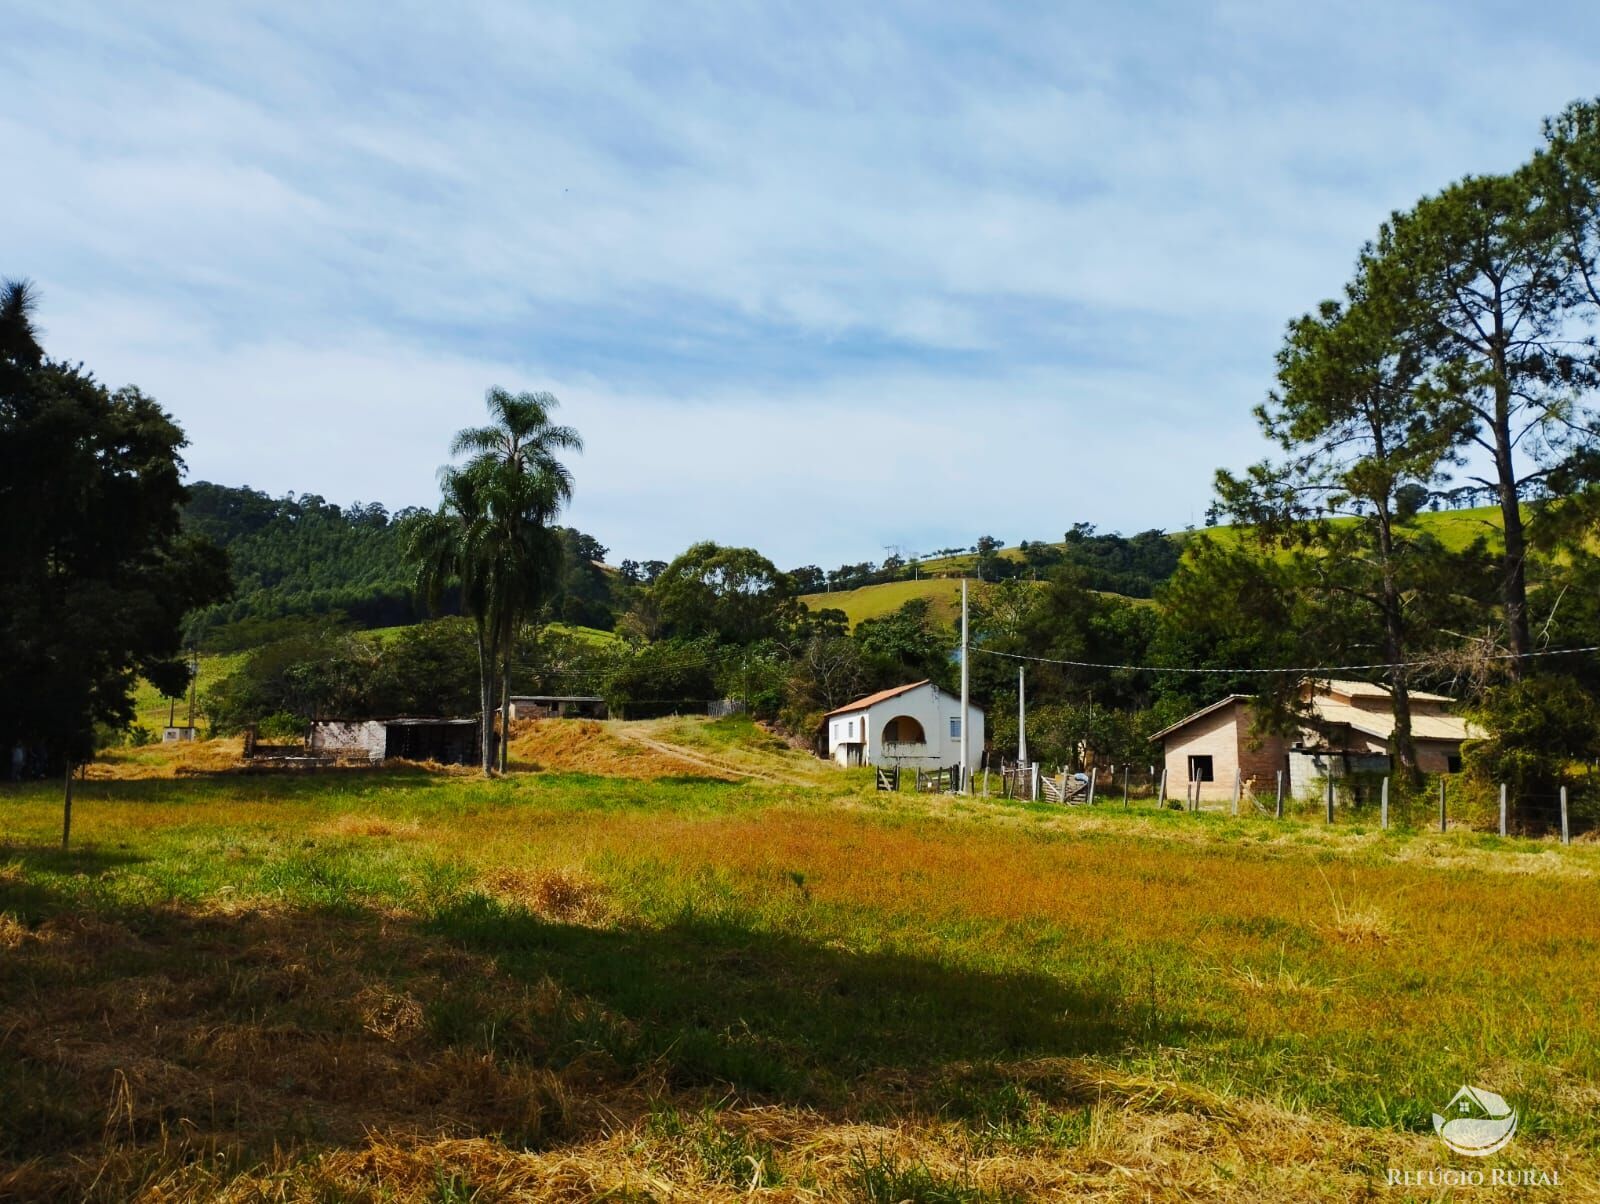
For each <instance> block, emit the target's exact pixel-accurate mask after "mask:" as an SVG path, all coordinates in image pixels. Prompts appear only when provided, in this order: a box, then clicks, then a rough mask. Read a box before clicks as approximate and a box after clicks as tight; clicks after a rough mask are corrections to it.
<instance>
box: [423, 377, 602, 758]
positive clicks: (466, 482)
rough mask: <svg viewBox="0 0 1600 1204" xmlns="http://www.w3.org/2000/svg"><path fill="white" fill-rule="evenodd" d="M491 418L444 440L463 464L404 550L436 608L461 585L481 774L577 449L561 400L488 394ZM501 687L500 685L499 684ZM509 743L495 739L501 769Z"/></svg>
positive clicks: (543, 582)
mask: <svg viewBox="0 0 1600 1204" xmlns="http://www.w3.org/2000/svg"><path fill="white" fill-rule="evenodd" d="M485 400H486V401H487V403H488V407H489V414H490V417H491V419H492V421H491V423H490V424H489V425H487V426H481V427H469V428H467V429H466V430H463V431H460V432H458V433H457V435H456V437H455V439H454V440H452V441H451V444H450V451H451V454H452V455H456V456H461V455H466V456H468V460H467V462H466V463H465V464H464V465H461V466H459V467H454V466H452V467H447V468H445V469H443V470H442V471H441V473H440V484H441V486H442V487H443V490H444V495H445V496H444V501H443V502H442V503H441V505H440V507H439V509H438V510H437V511H436V512H435V513H433V514H430V515H427V516H425V517H424V518H422V519H420V520H418V522H417V524H416V526H415V527H414V528H413V530H412V536H411V540H410V544H409V547H408V553H409V555H410V558H411V560H412V563H413V564H415V565H416V566H417V581H416V584H417V588H418V591H419V592H420V593H422V594H424V595H425V596H426V597H427V598H428V600H429V603H430V605H434V606H437V603H438V601H439V600H440V598H441V597H442V595H443V590H444V589H445V587H447V586H448V585H451V584H459V585H460V586H461V591H462V609H463V610H465V611H466V612H467V614H468V615H469V616H471V617H472V619H473V622H474V625H475V629H476V632H477V638H478V671H479V676H478V680H479V690H480V701H481V703H482V709H483V768H484V772H485V773H490V772H492V771H493V768H494V756H493V743H492V736H493V726H494V706H495V698H496V695H497V694H498V696H499V701H500V707H501V711H500V713H501V715H502V716H507V717H509V715H510V713H511V662H512V648H513V645H514V643H515V639H516V633H517V629H518V627H519V626H520V625H521V624H522V623H523V622H525V621H526V620H527V618H528V617H529V616H530V615H532V614H533V613H534V612H535V611H536V610H537V608H538V606H539V604H540V603H541V602H542V601H543V599H544V597H545V595H546V594H547V593H548V590H549V586H550V583H551V581H552V580H553V579H554V577H555V575H556V571H557V569H558V568H559V564H560V556H561V545H560V541H559V540H558V539H557V537H556V534H555V532H554V530H553V529H552V527H551V524H552V523H553V521H554V520H555V517H556V516H557V515H558V514H559V513H560V511H561V507H562V506H563V505H564V504H565V503H566V502H568V501H570V500H571V498H572V474H571V472H570V471H569V470H568V469H567V467H566V466H565V465H564V464H562V463H561V461H560V459H559V458H558V457H557V453H558V452H561V451H581V450H583V440H582V439H581V438H579V436H578V433H577V431H575V430H573V429H572V428H571V427H568V426H558V425H556V424H555V423H553V422H551V421H550V412H551V411H552V410H554V409H555V408H556V407H557V406H558V405H559V404H560V403H559V402H558V401H557V400H556V398H555V397H554V396H553V395H551V394H549V393H518V394H511V393H509V392H507V391H506V390H505V389H501V388H492V389H490V390H489V391H488V394H487V396H486V398H485ZM497 687H498V688H497ZM507 743H508V742H507V741H506V740H504V739H502V740H501V741H500V749H499V762H500V769H501V770H502V771H504V769H505V767H506V760H507V751H506V745H507Z"/></svg>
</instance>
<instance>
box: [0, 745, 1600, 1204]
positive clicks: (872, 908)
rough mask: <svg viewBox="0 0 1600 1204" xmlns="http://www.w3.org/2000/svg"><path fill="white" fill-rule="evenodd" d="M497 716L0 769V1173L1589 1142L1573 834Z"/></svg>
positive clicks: (1562, 1172) (739, 1194) (787, 1170)
mask: <svg viewBox="0 0 1600 1204" xmlns="http://www.w3.org/2000/svg"><path fill="white" fill-rule="evenodd" d="M566 730H570V731H571V732H572V733H573V734H572V736H571V737H570V738H568V739H566V740H562V739H557V738H556V737H555V736H553V735H551V733H552V732H555V733H560V732H562V731H566ZM219 743H220V742H219ZM513 748H514V749H516V750H517V751H518V753H519V755H520V757H521V758H522V763H521V769H520V771H519V772H516V773H513V774H512V775H511V776H509V777H508V778H506V779H503V780H498V781H484V780H482V779H480V778H477V777H475V776H473V775H472V774H470V773H466V772H457V771H443V770H437V769H429V768H426V767H419V766H395V767H390V768H387V769H383V770H362V771H342V772H326V773H321V774H308V775H298V776H293V775H291V776H270V775H259V776H250V775H244V774H239V773H227V772H206V771H205V770H204V768H203V767H204V766H205V765H207V764H214V765H221V764H224V763H226V761H227V756H226V749H215V750H211V751H210V752H208V751H207V749H206V747H205V746H200V747H197V748H196V749H192V750H190V749H182V750H171V749H130V750H126V751H125V752H124V753H121V754H119V755H118V758H114V759H113V760H112V761H111V762H110V763H109V764H107V765H103V766H101V767H100V771H101V773H103V774H104V775H105V776H96V777H94V778H92V779H91V780H88V781H86V782H84V783H82V784H81V785H80V787H79V789H78V791H77V797H76V804H75V814H74V835H75V840H76V845H75V848H74V849H73V851H71V852H69V853H63V852H61V851H60V849H59V823H60V812H59V799H58V797H57V793H58V786H57V785H53V784H29V785H22V786H8V787H6V788H4V790H3V791H0V964H3V965H4V967H5V973H4V974H3V975H0V1198H18V1199H30V1200H32V1199H61V1200H77V1199H92V1200H105V1201H112V1200H118V1201H120V1200H125V1199H130V1198H133V1199H136V1198H141V1197H142V1198H145V1199H149V1200H162V1201H174V1200H176V1201H200V1200H212V1199H223V1200H236V1201H244V1200H282V1199H307V1200H310V1199H316V1200H334V1199H337V1200H357V1201H379V1200H386V1201H425V1200H431V1201H465V1200H474V1201H485V1202H486V1201H498V1200H523V1199H534V1200H578V1199H591V1198H596V1197H604V1198H610V1199H619V1200H622V1199H626V1200H667V1199H694V1200H701V1199H706V1200H715V1199H728V1200H732V1199H736V1198H750V1197H754V1198H758V1199H770V1200H815V1199H847V1200H859V1201H899V1200H941V1201H947V1200H954V1201H986V1200H1030V1199H1037V1198H1050V1197H1053V1196H1065V1195H1069V1194H1070V1195H1087V1196H1092V1197H1094V1198H1098V1199H1127V1200H1147V1199H1167V1198H1172V1199H1179V1198H1181V1199H1218V1200H1226V1199H1238V1200H1255V1199H1326V1200H1345V1199H1350V1198H1353V1197H1358V1196H1363V1195H1367V1194H1377V1193H1379V1192H1384V1191H1385V1190H1386V1189H1385V1188H1384V1187H1383V1184H1384V1182H1385V1176H1386V1175H1387V1174H1388V1173H1389V1171H1390V1170H1391V1169H1397V1168H1398V1169H1406V1170H1411V1171H1416V1170H1418V1169H1426V1168H1445V1167H1456V1168H1458V1169H1460V1168H1463V1167H1469V1166H1470V1167H1472V1168H1474V1169H1477V1168H1479V1167H1480V1166H1483V1167H1486V1168H1536V1169H1538V1170H1540V1171H1542V1172H1545V1173H1548V1174H1551V1175H1558V1176H1559V1178H1560V1182H1561V1185H1562V1192H1561V1193H1557V1195H1560V1196H1564V1198H1572V1197H1573V1196H1574V1195H1578V1194H1585V1193H1593V1192H1594V1191H1595V1190H1597V1188H1600V1157H1597V1152H1596V1151H1597V1149H1600V1110H1597V1107H1596V1105H1597V1104H1600V1089H1597V1086H1596V1084H1597V1076H1600V1034H1597V1031H1596V1028H1595V1025H1594V1022H1593V1017H1594V1015H1595V1014H1596V1012H1597V1010H1600V981H1597V979H1596V976H1595V975H1594V973H1593V966H1594V961H1595V956H1596V951H1597V949H1600V898H1597V895H1596V890H1595V886H1596V882H1597V880H1600V846H1596V845H1594V844H1585V843H1579V844H1576V845H1574V846H1571V847H1565V848H1563V847H1560V846H1558V845H1556V844H1554V843H1553V842H1550V841H1524V840H1501V839H1499V838H1496V837H1491V836H1482V835H1477V834H1473V833H1470V832H1451V833H1449V834H1448V835H1439V834H1432V835H1401V834H1397V833H1381V832H1375V831H1372V830H1370V829H1366V828H1362V827H1359V826H1347V827H1343V828H1338V829H1332V830H1329V829H1325V828H1321V827H1317V826H1315V825H1309V824H1302V823H1297V822H1273V821H1271V820H1265V819H1260V818H1255V817H1245V818H1239V819H1234V818H1229V817H1225V816H1216V815H1192V814H1183V813H1178V812H1173V811H1170V810H1154V809H1139V808H1137V807H1136V808H1132V809H1130V810H1128V811H1123V810H1122V809H1121V808H1120V807H1103V808H1097V809H1095V810H1094V811H1090V810H1089V809H1087V808H1080V809H1074V810H1072V811H1063V810H1061V809H1059V808H1051V807H1048V806H1035V805H1018V804H1011V803H1005V802H999V801H992V800H989V801H985V800H981V799H955V798H947V797H938V796H929V795H914V794H878V793H875V792H874V791H873V790H872V789H871V778H870V774H868V773H866V772H864V771H853V772H851V771H839V770H834V769H832V768H831V767H828V766H826V765H823V764H821V763H818V762H814V761H807V760H806V758H804V757H803V756H802V755H800V754H796V753H794V752H793V750H790V749H787V748H786V747H783V746H782V745H781V742H777V741H773V740H771V739H770V738H765V739H764V738H763V736H762V735H761V734H760V733H759V732H758V731H756V730H755V729H754V728H753V727H752V725H750V724H749V723H748V721H743V720H738V721H732V722H730V721H722V722H720V723H710V722H704V721H692V720H668V721H656V722H655V723H654V724H639V725H635V724H587V725H573V726H572V727H571V728H570V729H562V728H561V727H560V726H559V725H544V726H542V727H538V728H530V729H529V730H528V731H527V732H525V733H523V734H522V735H521V736H519V738H518V742H516V743H514V745H513ZM563 749H566V750H568V751H566V752H563V751H562V750H563ZM630 750H631V751H630ZM208 757H210V758H211V760H207V759H206V758H208ZM562 757H566V758H567V761H566V762H565V763H562V762H561V758H562ZM533 761H539V762H540V763H541V765H542V771H539V772H535V771H533V770H532V769H531V765H530V763H531V762H533ZM185 765H188V766H190V767H191V771H190V772H186V773H176V772H175V770H176V769H179V768H182V767H183V766H185ZM585 765H587V766H589V767H591V768H596V769H604V771H605V772H603V773H597V772H578V771H577V769H578V767H580V766H585ZM752 775H759V776H752ZM1463 1083H1474V1084H1479V1085H1482V1086H1485V1087H1488V1088H1490V1089H1491V1090H1494V1091H1497V1092H1499V1093H1501V1094H1503V1095H1504V1096H1505V1097H1506V1098H1507V1099H1508V1100H1510V1101H1511V1102H1512V1103H1513V1104H1514V1105H1515V1107H1516V1108H1517V1109H1518V1112H1519V1127H1518V1131H1517V1135H1516V1139H1515V1141H1514V1143H1513V1144H1512V1145H1511V1146H1510V1147H1509V1148H1508V1149H1506V1150H1505V1151H1503V1152H1502V1153H1500V1154H1498V1155H1495V1156H1493V1157H1491V1158H1489V1159H1485V1160H1483V1162H1482V1164H1479V1163H1476V1162H1469V1160H1467V1159H1463V1158H1460V1157H1457V1156H1455V1155H1451V1154H1450V1153H1448V1152H1447V1151H1446V1149H1445V1148H1444V1147H1443V1145H1441V1144H1440V1143H1439V1141H1438V1140H1437V1139H1436V1138H1435V1137H1434V1136H1433V1134H1432V1132H1431V1120H1430V1117H1431V1114H1432V1112H1433V1111H1435V1110H1438V1109H1440V1108H1441V1107H1443V1106H1444V1105H1445V1104H1446V1103H1447V1102H1448V1101H1450V1099H1451V1098H1452V1096H1453V1095H1454V1094H1455V1092H1456V1090H1457V1088H1458V1087H1459V1086H1460V1085H1461V1084H1463ZM1421 1194H1422V1195H1423V1196H1424V1197H1427V1198H1432V1197H1433V1196H1434V1195H1436V1194H1437V1193H1435V1192H1432V1191H1423V1192H1422V1193H1421ZM1551 1198H1556V1196H1552V1197H1551Z"/></svg>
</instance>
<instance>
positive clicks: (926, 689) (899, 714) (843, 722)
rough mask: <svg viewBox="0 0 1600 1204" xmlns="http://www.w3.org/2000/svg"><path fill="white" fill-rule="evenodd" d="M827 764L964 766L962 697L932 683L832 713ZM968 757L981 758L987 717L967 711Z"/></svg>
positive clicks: (973, 709)
mask: <svg viewBox="0 0 1600 1204" xmlns="http://www.w3.org/2000/svg"><path fill="white" fill-rule="evenodd" d="M827 721H828V758H829V760H833V761H837V762H839V764H841V765H911V766H920V767H924V768H927V767H931V766H936V765H956V764H959V763H960V761H961V697H960V695H956V694H948V693H946V692H945V691H943V690H941V689H940V688H939V687H938V686H936V685H934V684H933V683H932V682H931V681H917V682H912V683H911V684H910V685H908V686H896V687H895V688H894V689H892V690H880V691H878V693H876V694H868V695H867V696H866V697H865V698H858V699H856V700H855V701H854V702H852V703H850V704H849V705H847V706H842V707H840V708H839V709H838V710H836V711H829V712H828V714H827ZM967 723H968V727H969V729H970V731H971V736H970V737H969V739H968V742H967V756H968V758H969V759H970V761H971V763H973V764H976V763H977V761H978V758H979V757H980V756H981V755H982V754H983V712H982V711H981V710H979V709H978V708H977V707H974V706H969V707H968V708H967Z"/></svg>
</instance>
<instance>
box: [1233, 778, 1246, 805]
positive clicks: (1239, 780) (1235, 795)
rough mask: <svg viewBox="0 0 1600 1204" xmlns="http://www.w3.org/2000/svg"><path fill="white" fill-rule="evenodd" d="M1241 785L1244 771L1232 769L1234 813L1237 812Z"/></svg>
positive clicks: (1242, 784)
mask: <svg viewBox="0 0 1600 1204" xmlns="http://www.w3.org/2000/svg"><path fill="white" fill-rule="evenodd" d="M1243 786H1244V771H1243V770H1239V769H1235V770H1234V771H1233V813H1234V814H1235V815H1238V814H1239V791H1240V789H1241V788H1242V787H1243Z"/></svg>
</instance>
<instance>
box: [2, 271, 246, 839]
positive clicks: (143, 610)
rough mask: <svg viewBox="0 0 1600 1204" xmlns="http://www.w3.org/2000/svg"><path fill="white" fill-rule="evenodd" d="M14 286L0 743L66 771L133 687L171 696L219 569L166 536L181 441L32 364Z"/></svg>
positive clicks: (103, 394) (33, 347) (179, 534)
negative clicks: (192, 615) (187, 637)
mask: <svg viewBox="0 0 1600 1204" xmlns="http://www.w3.org/2000/svg"><path fill="white" fill-rule="evenodd" d="M34 308H35V300H34V296H33V293H32V290H31V288H30V287H29V286H28V285H27V284H25V283H17V282H11V283H8V284H6V285H5V286H4V287H3V289H0V527H3V528H4V530H5V532H6V541H7V543H6V555H5V556H4V557H3V558H0V746H3V747H4V748H6V749H7V750H8V751H9V750H10V749H11V748H13V747H16V746H21V747H23V748H24V749H31V750H34V751H35V752H36V753H42V754H43V755H44V757H45V759H46V760H47V761H48V762H50V763H53V764H56V765H64V766H65V767H66V770H67V783H68V793H67V800H66V808H65V816H64V822H63V828H62V843H63V845H65V844H66V843H67V842H68V840H69V838H70V834H71V772H72V767H73V766H74V765H75V764H76V763H78V762H81V761H82V760H84V759H85V758H87V757H88V756H89V755H90V754H91V752H92V751H93V747H94V728H95V725H96V724H97V723H98V724H103V725H105V726H107V727H110V728H115V729H118V730H121V729H125V728H126V727H127V726H128V725H129V724H130V723H131V721H132V717H133V691H134V687H135V684H136V682H137V680H138V678H139V677H140V676H143V677H146V678H148V679H149V680H150V681H152V682H154V683H155V684H156V685H157V686H159V687H160V688H162V689H163V690H164V691H166V692H168V693H171V694H174V695H175V694H178V693H180V692H182V690H183V689H184V686H185V684H186V683H187V680H188V670H187V667H186V665H185V664H184V662H183V660H182V659H181V643H180V624H181V620H182V618H183V615H184V612H186V611H188V610H190V609H191V608H194V607H197V606H204V605H206V604H208V603H210V602H214V601H216V600H218V599H220V598H223V597H225V596H226V595H227V592H228V589H229V582H228V570H227V560H226V557H225V556H224V554H223V553H222V552H221V550H220V549H218V548H216V547H215V546H214V545H212V544H210V543H209V542H207V541H206V540H204V539H201V538H198V537H195V536H186V535H185V534H184V533H183V531H182V529H181V525H180V513H179V512H180V507H181V506H182V504H183V501H184V496H185V495H184V487H183V481H182V473H183V461H182V459H181V458H180V457H179V451H180V449H181V448H182V447H183V446H184V444H185V439H184V436H183V432H182V431H181V430H180V429H179V428H178V426H177V424H176V423H175V422H174V421H173V420H172V418H171V416H170V415H168V414H167V413H166V412H165V411H163V410H162V409H161V407H160V406H159V405H157V404H156V403H155V401H154V400H152V399H151V398H149V397H146V396H145V395H144V394H142V393H140V392H139V390H138V389H135V388H131V387H129V388H123V389H118V390H117V391H115V392H112V391H111V390H109V389H107V388H106V387H105V386H103V385H101V384H100V383H99V382H98V381H96V380H95V379H94V378H93V377H92V376H90V375H88V374H87V373H85V372H84V371H83V370H82V369H81V368H79V367H75V366H71V365H68V364H64V363H58V362H56V361H53V360H50V359H49V358H47V357H46V355H45V353H44V349H43V347H42V346H41V345H40V343H39V340H38V335H37V331H36V329H35V326H34V322H33V314H34Z"/></svg>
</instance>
